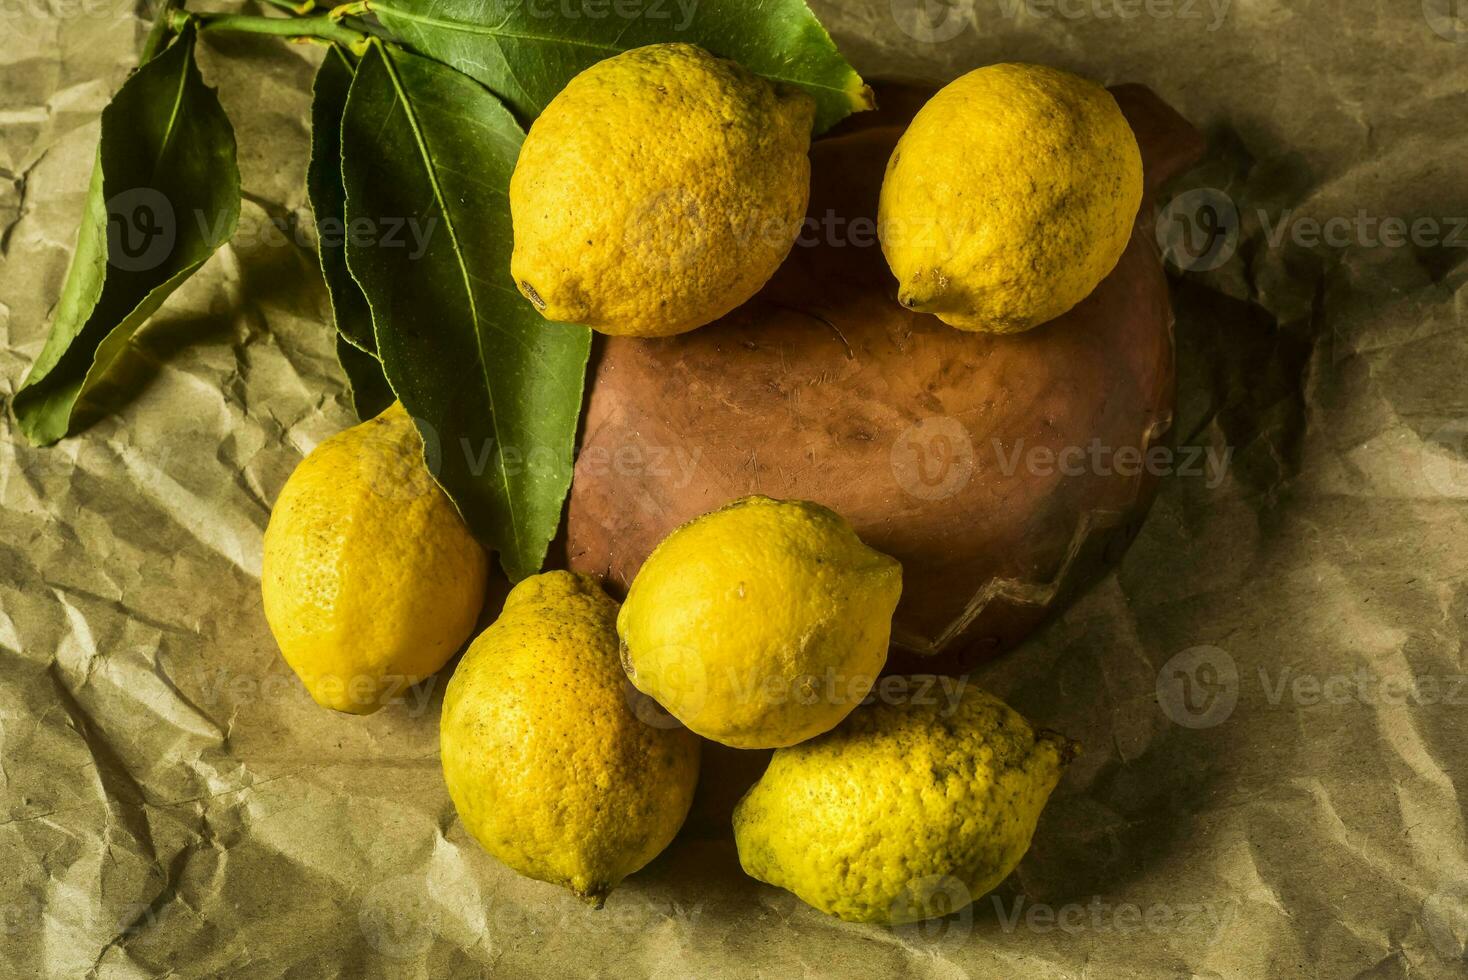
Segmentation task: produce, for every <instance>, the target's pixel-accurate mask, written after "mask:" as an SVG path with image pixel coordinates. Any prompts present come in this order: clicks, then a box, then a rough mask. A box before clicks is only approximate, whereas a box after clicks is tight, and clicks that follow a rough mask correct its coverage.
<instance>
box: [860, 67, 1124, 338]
mask: <svg viewBox="0 0 1468 980" xmlns="http://www.w3.org/2000/svg"><path fill="white" fill-rule="evenodd" d="M1141 201H1142V156H1141V152H1140V150H1138V148H1137V141H1136V138H1135V137H1134V136H1133V135H1132V130H1131V127H1130V126H1129V125H1128V124H1127V121H1126V118H1125V117H1124V116H1123V115H1122V113H1121V109H1120V108H1119V107H1118V106H1117V104H1116V100H1115V99H1113V98H1112V97H1111V93H1109V92H1107V91H1106V89H1104V88H1102V87H1101V86H1100V85H1098V84H1096V83H1095V82H1091V81H1088V80H1086V79H1084V78H1079V77H1077V76H1075V75H1071V74H1069V73H1067V72H1063V71H1059V70H1057V69H1054V68H1045V67H1041V66H1039V65H1021V64H1002V65H991V66H989V67H987V68H980V69H977V70H976V71H971V72H969V73H968V74H967V75H963V76H962V77H960V78H958V79H955V80H954V81H952V82H950V83H949V84H948V85H947V86H945V87H944V88H943V89H942V90H940V91H939V92H938V93H937V94H936V95H934V96H933V98H932V99H930V100H929V101H928V103H927V105H925V106H923V108H922V109H921V110H920V111H919V112H918V114H917V115H916V116H915V117H914V118H913V120H912V123H911V125H909V126H908V128H907V131H906V132H905V133H904V134H903V135H902V138H901V139H900V140H899V141H898V143H897V147H896V149H894V150H893V152H892V157H891V159H890V160H889V161H888V164H887V173H886V177H885V178H884V180H883V182H882V194H881V201H880V205H879V209H878V234H879V236H880V238H881V242H882V251H883V252H884V254H885V255H886V256H887V263H888V264H889V265H890V266H891V268H892V272H893V274H894V275H895V276H896V277H897V282H898V301H899V302H901V303H902V304H903V305H904V306H907V307H909V308H911V309H914V310H918V311H921V312H924V313H932V314H935V315H936V316H937V317H938V318H939V319H941V320H942V321H943V322H944V323H947V324H949V325H951V326H954V327H959V328H961V329H964V330H982V331H989V332H994V333H1010V332H1014V331H1019V330H1028V329H1029V328H1031V327H1033V326H1035V325H1036V324H1039V323H1044V322H1045V321H1047V320H1052V319H1054V318H1055V317H1057V316H1059V315H1060V314H1062V313H1064V312H1065V311H1066V310H1068V309H1070V308H1071V307H1072V306H1074V305H1075V304H1076V303H1079V302H1080V301H1081V300H1082V299H1084V298H1085V297H1086V296H1087V295H1089V294H1090V293H1091V291H1092V290H1093V289H1095V288H1096V285H1097V284H1098V283H1100V282H1101V280H1102V279H1104V278H1105V277H1106V274H1107V273H1109V272H1110V271H1111V270H1112V269H1113V268H1115V266H1116V263H1117V260H1118V259H1120V258H1121V253H1122V251H1123V250H1124V249H1125V248H1126V245H1127V242H1128V241H1129V240H1130V238H1131V232H1132V225H1133V223H1134V222H1135V220H1136V217H1137V209H1138V208H1139V207H1140V205H1141Z"/></svg>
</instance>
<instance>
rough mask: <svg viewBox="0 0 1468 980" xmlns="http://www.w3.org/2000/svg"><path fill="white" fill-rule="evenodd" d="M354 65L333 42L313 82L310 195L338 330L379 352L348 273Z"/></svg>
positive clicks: (364, 302)
mask: <svg viewBox="0 0 1468 980" xmlns="http://www.w3.org/2000/svg"><path fill="white" fill-rule="evenodd" d="M354 74H356V69H355V68H354V67H353V66H352V64H351V62H349V61H348V60H347V55H346V54H345V52H343V51H342V49H341V48H339V47H337V46H336V45H332V47H331V49H330V50H329V51H328V52H327V54H326V59H325V60H324V61H322V62H321V67H320V69H318V70H317V72H316V81H315V82H314V83H313V84H312V86H311V163H310V165H309V166H308V167H307V168H306V193H307V195H308V196H309V197H310V198H311V210H312V212H313V213H314V214H315V216H316V238H317V242H318V246H317V250H318V252H319V253H320V255H321V274H322V276H323V277H324V278H325V279H326V290H327V292H328V293H329V294H330V296H331V310H332V315H333V316H335V318H336V328H337V329H338V330H340V331H341V333H342V335H343V336H344V337H346V338H347V340H349V341H350V342H351V343H352V344H353V345H355V346H356V347H358V348H360V349H361V350H364V351H367V352H369V353H372V352H375V351H376V350H377V341H376V340H374V339H373V337H372V311H371V310H369V309H368V308H367V297H366V296H363V295H362V288H361V287H360V286H358V285H357V281H356V280H355V279H353V278H352V274H351V273H350V272H348V271H347V242H346V232H347V193H346V190H345V189H344V188H343V187H342V113H343V112H344V111H345V110H346V107H347V91H348V90H349V89H350V88H351V86H352V76H353V75H354Z"/></svg>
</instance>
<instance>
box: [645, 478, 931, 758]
mask: <svg viewBox="0 0 1468 980" xmlns="http://www.w3.org/2000/svg"><path fill="white" fill-rule="evenodd" d="M901 593H902V566H901V565H900V564H898V562H897V561H896V560H895V559H893V558H890V557H888V556H887V555H884V554H882V553H881V552H879V551H876V550H874V549H872V548H869V547H868V546H867V545H865V544H864V543H863V542H862V540H861V539H860V538H859V537H857V535H856V532H855V531H853V530H852V529H851V526H850V525H849V524H847V523H846V521H845V520H844V519H843V518H842V517H841V516H840V515H839V514H837V513H835V512H834V511H831V510H829V509H827V508H825V507H822V506H820V505H819V504H814V503H810V502H808V501H799V500H772V499H770V498H769V497H760V496H753V497H745V498H743V499H741V500H737V501H735V502H733V503H731V504H729V505H727V506H725V507H723V508H721V509H719V510H716V511H713V512H712V513H709V514H705V515H703V516H702V517H699V518H697V519H695V520H693V521H691V522H689V523H688V524H685V525H683V526H682V527H680V528H678V529H676V530H674V531H673V532H672V533H671V534H669V535H668V536H667V537H666V538H664V539H663V541H662V542H661V543H660V544H659V545H658V546H657V548H655V549H654V550H653V553H652V554H651V555H649V556H648V558H647V561H646V562H644V563H643V565H642V568H641V569H640V570H639V571H638V573H637V575H636V577H635V578H634V579H633V582H632V585H631V587H630V588H629V589H628V592H627V601H626V603H625V604H624V605H623V607H622V612H621V615H620V616H619V617H618V619H617V632H618V633H619V634H620V635H621V639H622V663H623V666H624V667H625V668H626V670H627V676H628V677H630V678H631V679H632V682H633V683H634V684H635V685H637V687H638V689H639V690H641V691H643V692H645V693H647V694H648V695H650V696H651V697H652V698H653V699H654V700H656V701H657V702H658V703H659V704H661V705H662V706H663V707H664V708H666V709H667V710H668V711H669V712H670V713H671V714H672V715H673V716H674V717H676V718H677V719H678V720H679V721H681V722H683V724H685V725H687V726H688V727H689V728H690V729H692V730H693V731H695V732H697V733H698V734H700V735H702V736H703V737H704V738H708V739H713V740H714V741H716V742H721V743H723V744H725V745H730V746H733V747H735V748H776V747H779V746H783V745H793V744H795V743H796V742H800V741H803V740H805V739H807V738H811V737H813V736H815V735H819V734H820V733H821V732H824V731H828V730H829V729H831V728H832V727H833V726H835V725H836V724H837V723H838V722H840V721H841V719H842V718H844V717H845V716H846V715H847V714H848V713H849V712H850V711H851V710H852V709H853V708H855V707H856V706H857V704H859V703H860V702H861V700H862V698H864V697H865V696H866V695H867V693H868V692H869V691H870V689H871V685H872V684H873V683H874V682H875V680H876V677H877V675H878V673H880V672H881V669H882V666H883V665H884V664H885V663H886V661H887V647H888V643H889V641H890V639H891V631H892V613H893V610H894V609H895V608H896V606H897V600H898V598H899V596H900V595H901Z"/></svg>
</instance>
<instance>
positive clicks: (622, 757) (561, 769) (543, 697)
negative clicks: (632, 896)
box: [439, 572, 699, 906]
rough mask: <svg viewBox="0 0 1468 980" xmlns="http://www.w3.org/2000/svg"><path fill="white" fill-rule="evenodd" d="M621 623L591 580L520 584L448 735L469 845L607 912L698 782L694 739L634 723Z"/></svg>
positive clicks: (667, 837) (466, 669) (452, 714)
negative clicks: (620, 657)
mask: <svg viewBox="0 0 1468 980" xmlns="http://www.w3.org/2000/svg"><path fill="white" fill-rule="evenodd" d="M616 616H617V604H616V603H615V602H614V601H612V600H611V599H610V598H608V596H607V595H606V593H604V592H603V591H602V590H601V587H600V586H598V585H597V584H596V582H595V580H593V579H591V578H589V577H587V576H584V575H573V574H571V573H570V572H547V573H545V574H543V575H536V576H533V577H531V578H528V579H526V580H525V581H523V582H521V583H520V584H519V585H517V586H515V588H514V589H513V590H511V592H510V595H509V597H508V598H507V599H506V600H505V607H504V611H503V612H502V613H501V614H500V617H499V619H497V620H496V621H495V623H494V625H492V626H491V627H489V629H487V630H485V631H484V632H483V633H481V634H480V635H479V636H478V637H477V638H476V639H475V640H474V642H473V643H472V644H471V645H470V647H469V650H468V652H467V653H465V654H464V659H463V660H462V661H460V663H459V666H458V669H456V670H455V671H454V676H453V679H452V680H450V681H449V686H448V691H447V692H446V694H445V696H444V703H443V720H442V724H441V726H440V730H439V740H440V751H441V754H442V757H443V774H444V780H445V781H446V782H447V783H448V788H449V795H450V796H451V797H452V798H453V801H454V806H455V807H456V808H457V809H458V811H459V819H460V820H462V821H464V826H465V827H467V828H468V830H469V832H470V833H471V834H473V835H474V837H475V838H476V839H477V840H478V841H479V843H481V844H482V845H484V847H485V849H486V850H488V851H489V853H491V854H493V855H494V856H495V857H497V858H499V859H500V860H501V861H503V862H504V863H505V864H507V865H509V866H510V867H511V868H513V869H514V870H515V871H517V872H519V873H520V874H523V875H527V876H529V877H531V878H536V879H538V880H540V881H548V882H551V883H553V884H558V885H563V886H565V887H567V888H569V889H571V891H572V892H574V893H575V894H576V895H578V896H580V897H582V898H584V899H586V900H588V901H590V902H592V903H593V904H595V905H598V906H599V905H600V904H601V903H602V901H603V900H604V899H605V898H606V895H607V893H608V892H610V891H611V890H612V889H613V888H615V887H616V886H617V884H618V883H619V882H621V881H622V879H623V878H625V877H626V876H627V875H629V874H631V873H632V872H634V871H636V870H638V869H639V868H641V867H642V866H643V865H645V864H647V862H649V861H651V860H652V859H653V858H654V857H656V856H657V855H658V854H659V853H661V852H662V850H663V848H665V847H667V846H668V843H669V841H671V840H672V839H673V836H674V835H675V834H676V833H677V832H678V828H679V827H680V826H682V824H683V818H684V817H685V816H687V814H688V807H689V804H690V803H691V802H692V800H693V789H694V786H695V784H696V783H697V781H698V753H699V745H698V739H697V738H696V737H694V736H693V735H692V734H690V733H689V732H687V731H685V730H683V729H681V728H676V727H669V726H667V725H662V726H659V725H655V724H649V723H647V722H645V721H643V720H641V718H639V716H638V713H637V711H636V710H635V704H634V700H633V699H636V698H639V697H640V696H639V695H638V694H637V692H636V691H635V690H632V689H631V687H630V686H629V685H628V684H627V679H626V678H625V677H624V676H623V674H622V670H621V666H620V665H619V664H618V662H617V634H616V631H615V628H614V623H615V621H616Z"/></svg>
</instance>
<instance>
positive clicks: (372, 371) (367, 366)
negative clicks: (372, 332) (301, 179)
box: [336, 333, 396, 422]
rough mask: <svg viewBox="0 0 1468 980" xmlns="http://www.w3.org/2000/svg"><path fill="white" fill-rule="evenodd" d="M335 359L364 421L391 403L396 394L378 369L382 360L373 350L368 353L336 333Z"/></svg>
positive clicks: (353, 405)
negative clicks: (345, 377)
mask: <svg viewBox="0 0 1468 980" xmlns="http://www.w3.org/2000/svg"><path fill="white" fill-rule="evenodd" d="M336 359H337V363H339V364H341V366H342V371H343V373H345V374H346V376H347V382H348V383H349V385H350V388H351V392H352V407H353V408H354V409H356V411H357V418H359V419H362V420H363V421H364V422H365V421H366V420H367V419H370V418H373V417H375V416H377V415H379V414H380V413H381V412H382V410H383V409H385V408H387V406H389V405H391V404H392V403H393V401H394V400H395V398H396V396H395V395H393V393H392V388H390V387H388V384H387V378H386V377H385V376H384V375H383V373H382V362H381V361H379V360H378V359H377V355H376V354H369V353H367V352H366V351H364V350H362V349H361V348H359V347H357V346H356V345H354V344H353V343H352V342H351V341H350V340H348V339H347V337H346V334H342V333H339V334H337V335H336Z"/></svg>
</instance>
